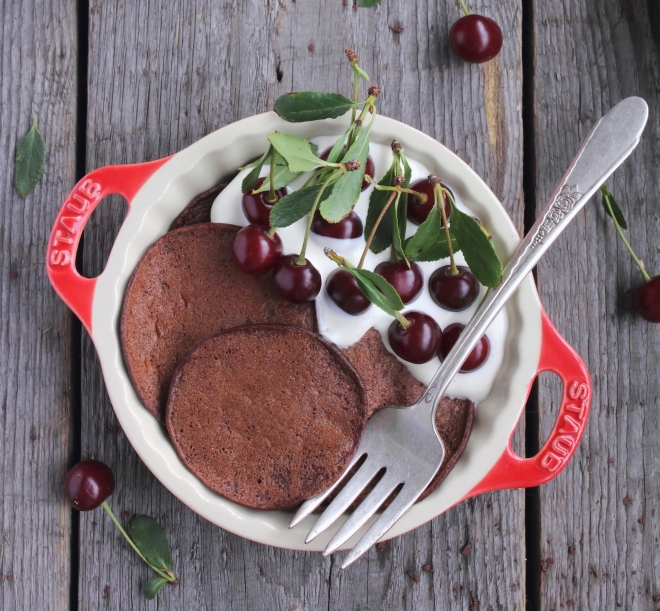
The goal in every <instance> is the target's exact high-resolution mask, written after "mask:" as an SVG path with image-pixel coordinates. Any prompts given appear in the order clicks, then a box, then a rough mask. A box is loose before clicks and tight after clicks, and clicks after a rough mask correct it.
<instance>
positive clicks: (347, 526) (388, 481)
mask: <svg viewBox="0 0 660 611" xmlns="http://www.w3.org/2000/svg"><path fill="white" fill-rule="evenodd" d="M399 484H400V480H399V479H397V478H396V477H393V476H389V477H388V473H387V471H386V472H385V475H383V477H382V479H381V480H380V481H379V482H378V483H377V484H376V486H375V488H374V489H373V490H372V491H371V492H370V493H369V494H368V495H367V498H366V499H364V501H362V502H361V503H360V505H359V506H358V507H357V509H356V510H355V511H354V512H353V513H352V515H351V517H350V518H348V520H346V522H345V523H344V525H343V526H342V527H341V528H340V529H339V530H338V531H337V532H336V533H335V536H334V537H332V539H331V540H330V543H328V546H327V547H326V548H325V550H324V551H323V555H324V556H327V555H328V554H332V553H333V552H334V551H335V550H336V549H337V548H339V547H340V546H341V545H343V544H344V543H346V541H348V540H349V539H350V538H351V537H352V536H353V535H354V534H355V533H356V532H357V531H358V530H359V529H360V528H361V527H362V526H363V524H364V523H365V522H366V521H367V520H368V519H369V518H370V517H371V516H372V515H374V513H376V511H377V510H378V508H379V507H380V506H381V505H382V504H383V501H385V499H387V497H388V496H389V495H390V494H391V493H392V491H393V490H394V489H395V488H396V487H397V486H398V485H399Z"/></svg>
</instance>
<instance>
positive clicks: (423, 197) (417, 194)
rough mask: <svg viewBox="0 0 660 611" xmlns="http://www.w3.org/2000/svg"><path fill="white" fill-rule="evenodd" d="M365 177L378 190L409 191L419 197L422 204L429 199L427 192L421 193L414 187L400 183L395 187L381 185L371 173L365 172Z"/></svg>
mask: <svg viewBox="0 0 660 611" xmlns="http://www.w3.org/2000/svg"><path fill="white" fill-rule="evenodd" d="M364 179H365V180H366V181H367V182H368V183H370V184H372V185H373V186H374V189H376V190H377V191H396V192H397V193H408V194H410V195H414V196H415V197H417V198H419V201H420V202H422V204H425V203H426V200H427V199H428V198H427V197H426V193H419V192H418V191H413V190H412V189H408V188H406V187H399V186H398V185H397V186H394V187H389V186H388V185H379V184H378V183H377V182H376V181H375V180H374V179H373V178H371V176H369V174H365V175H364Z"/></svg>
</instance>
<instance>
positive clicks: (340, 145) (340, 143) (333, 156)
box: [328, 125, 353, 163]
mask: <svg viewBox="0 0 660 611" xmlns="http://www.w3.org/2000/svg"><path fill="white" fill-rule="evenodd" d="M352 129H353V126H352V125H351V127H349V128H348V129H347V130H346V131H345V132H344V134H343V135H342V136H339V138H337V142H335V143H334V144H333V145H332V148H331V149H330V153H329V154H328V162H329V163H337V162H338V161H339V159H341V157H342V154H343V153H344V143H345V142H346V138H348V134H350V133H351V130H352Z"/></svg>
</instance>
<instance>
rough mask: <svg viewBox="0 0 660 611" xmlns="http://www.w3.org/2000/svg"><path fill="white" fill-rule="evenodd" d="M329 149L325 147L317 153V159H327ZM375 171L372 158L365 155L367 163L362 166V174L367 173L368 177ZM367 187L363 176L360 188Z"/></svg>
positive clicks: (367, 183) (367, 184) (372, 175)
mask: <svg viewBox="0 0 660 611" xmlns="http://www.w3.org/2000/svg"><path fill="white" fill-rule="evenodd" d="M331 150H332V147H330V148H327V149H325V151H323V152H322V153H321V154H320V155H319V159H323V161H327V160H328V156H329V155H330V151H331ZM375 173H376V165H375V164H374V160H373V159H372V158H371V155H369V156H368V157H367V163H366V164H365V167H364V174H365V176H366V175H368V176H369V177H371V178H373V177H374V174H375ZM367 187H369V182H368V181H367V179H366V178H365V179H364V180H363V181H362V187H361V190H362V191H364V190H365V189H366V188H367Z"/></svg>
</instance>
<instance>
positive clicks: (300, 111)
mask: <svg viewBox="0 0 660 611" xmlns="http://www.w3.org/2000/svg"><path fill="white" fill-rule="evenodd" d="M355 106H357V104H356V103H355V102H353V100H349V99H348V98H347V97H345V96H343V95H341V94H338V93H317V92H314V91H301V92H299V93H285V94H284V95H281V96H280V97H279V98H277V101H276V102H275V112H276V113H277V114H278V115H279V116H280V117H282V119H284V120H285V121H289V122H290V123H302V122H304V121H317V120H319V119H334V118H336V117H341V115H343V114H345V113H346V112H347V111H349V110H351V108H353V107H355Z"/></svg>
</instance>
